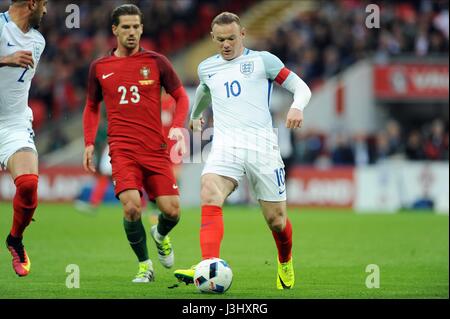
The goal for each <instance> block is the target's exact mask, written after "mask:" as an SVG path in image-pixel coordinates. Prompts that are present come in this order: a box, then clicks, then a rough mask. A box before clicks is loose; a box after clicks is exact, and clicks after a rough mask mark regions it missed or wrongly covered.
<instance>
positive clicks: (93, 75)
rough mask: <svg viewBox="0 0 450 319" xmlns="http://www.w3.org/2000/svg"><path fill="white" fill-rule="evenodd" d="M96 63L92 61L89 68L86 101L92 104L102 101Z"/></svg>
mask: <svg viewBox="0 0 450 319" xmlns="http://www.w3.org/2000/svg"><path fill="white" fill-rule="evenodd" d="M96 66H97V62H96V61H94V62H93V63H92V64H91V66H90V67H89V77H88V87H87V99H88V100H89V101H91V102H93V103H100V102H101V101H102V100H103V94H102V87H101V85H100V82H99V81H98V79H97V72H96V70H95V69H96Z"/></svg>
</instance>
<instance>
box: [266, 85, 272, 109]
mask: <svg viewBox="0 0 450 319" xmlns="http://www.w3.org/2000/svg"><path fill="white" fill-rule="evenodd" d="M272 82H273V81H272V80H271V79H267V83H268V92H267V107H269V108H270V92H271V91H272Z"/></svg>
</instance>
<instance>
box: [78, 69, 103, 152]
mask: <svg viewBox="0 0 450 319" xmlns="http://www.w3.org/2000/svg"><path fill="white" fill-rule="evenodd" d="M95 66H96V62H93V63H92V64H91V66H90V68H89V78H88V93H87V97H86V104H85V106H84V111H83V132H84V144H85V146H88V145H94V143H95V138H96V136H97V130H98V125H99V123H100V102H101V101H102V100H103V97H102V88H101V86H100V82H99V81H98V79H97V77H96V71H95Z"/></svg>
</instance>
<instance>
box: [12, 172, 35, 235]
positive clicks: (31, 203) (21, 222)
mask: <svg viewBox="0 0 450 319" xmlns="http://www.w3.org/2000/svg"><path fill="white" fill-rule="evenodd" d="M14 184H16V195H15V196H14V199H13V208H14V218H13V225H12V228H11V235H12V236H13V237H15V238H22V235H23V232H24V230H25V228H26V227H27V226H28V225H29V224H30V222H31V219H32V218H33V214H34V211H35V209H36V207H37V202H38V196H37V189H38V176H37V175H34V174H24V175H20V176H18V177H17V178H16V179H15V180H14Z"/></svg>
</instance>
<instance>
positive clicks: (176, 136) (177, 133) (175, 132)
mask: <svg viewBox="0 0 450 319" xmlns="http://www.w3.org/2000/svg"><path fill="white" fill-rule="evenodd" d="M168 137H169V139H171V140H174V141H177V143H176V144H175V145H174V147H175V152H177V153H179V154H181V155H182V156H183V155H184V154H186V142H185V140H184V134H183V131H182V130H181V129H180V128H178V127H172V128H171V129H170V131H169V136H168Z"/></svg>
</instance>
